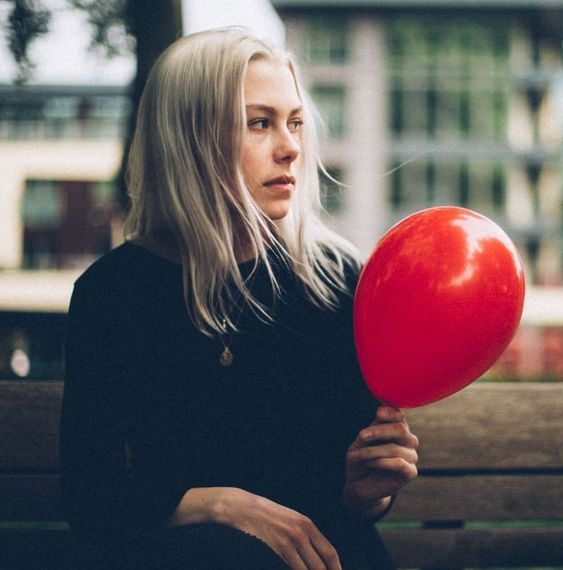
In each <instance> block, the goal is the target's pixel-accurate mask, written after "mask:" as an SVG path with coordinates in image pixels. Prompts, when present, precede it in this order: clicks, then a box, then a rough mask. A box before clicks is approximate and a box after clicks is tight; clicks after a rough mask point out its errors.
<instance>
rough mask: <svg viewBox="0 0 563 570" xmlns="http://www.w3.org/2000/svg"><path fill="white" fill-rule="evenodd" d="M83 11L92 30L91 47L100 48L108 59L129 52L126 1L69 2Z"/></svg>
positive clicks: (129, 30)
mask: <svg viewBox="0 0 563 570" xmlns="http://www.w3.org/2000/svg"><path fill="white" fill-rule="evenodd" d="M69 3H70V5H71V6H73V7H74V8H77V9H79V10H82V11H84V12H85V13H86V14H87V16H88V23H89V24H90V26H91V28H92V43H91V47H93V48H95V47H102V48H103V49H104V50H105V52H106V55H107V56H108V57H112V56H115V55H122V54H124V53H126V52H128V51H130V43H129V42H128V41H127V36H126V34H124V33H123V31H125V32H126V33H127V34H130V33H131V26H130V22H129V21H128V18H127V0H69Z"/></svg>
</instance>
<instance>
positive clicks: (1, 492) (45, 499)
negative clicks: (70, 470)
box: [0, 475, 63, 521]
mask: <svg viewBox="0 0 563 570" xmlns="http://www.w3.org/2000/svg"><path fill="white" fill-rule="evenodd" d="M62 518H63V517H62V514H61V512H60V499H59V478H58V477H57V476H56V475H26V476H24V475H0V520H5V521H56V520H62Z"/></svg>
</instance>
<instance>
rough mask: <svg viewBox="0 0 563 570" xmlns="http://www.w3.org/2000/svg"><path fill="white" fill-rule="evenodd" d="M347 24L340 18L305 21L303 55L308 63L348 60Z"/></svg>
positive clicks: (316, 17)
mask: <svg viewBox="0 0 563 570" xmlns="http://www.w3.org/2000/svg"><path fill="white" fill-rule="evenodd" d="M348 36H349V33H348V22H347V20H346V19H345V18H342V17H341V16H339V17H336V16H334V17H333V16H320V17H319V16H315V17H313V18H310V19H309V20H307V23H306V32H305V45H304V46H303V55H304V57H305V59H306V60H308V61H309V63H313V64H314V63H319V64H322V63H330V64H334V63H344V62H346V61H347V59H348Z"/></svg>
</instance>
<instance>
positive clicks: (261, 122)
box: [248, 119, 269, 129]
mask: <svg viewBox="0 0 563 570" xmlns="http://www.w3.org/2000/svg"><path fill="white" fill-rule="evenodd" d="M268 125H269V121H268V119H252V120H250V121H248V126H249V127H250V128H251V129H267V128H268Z"/></svg>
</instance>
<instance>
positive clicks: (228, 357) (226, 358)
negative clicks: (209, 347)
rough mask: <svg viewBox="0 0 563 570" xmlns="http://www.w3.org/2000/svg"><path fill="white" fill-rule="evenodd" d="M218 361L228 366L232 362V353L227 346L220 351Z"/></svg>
mask: <svg viewBox="0 0 563 570" xmlns="http://www.w3.org/2000/svg"><path fill="white" fill-rule="evenodd" d="M219 363H220V364H221V366H230V365H231V364H232V363H233V353H232V352H231V351H230V349H229V347H228V346H226V347H225V349H224V350H223V352H222V353H221V356H220V357H219Z"/></svg>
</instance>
